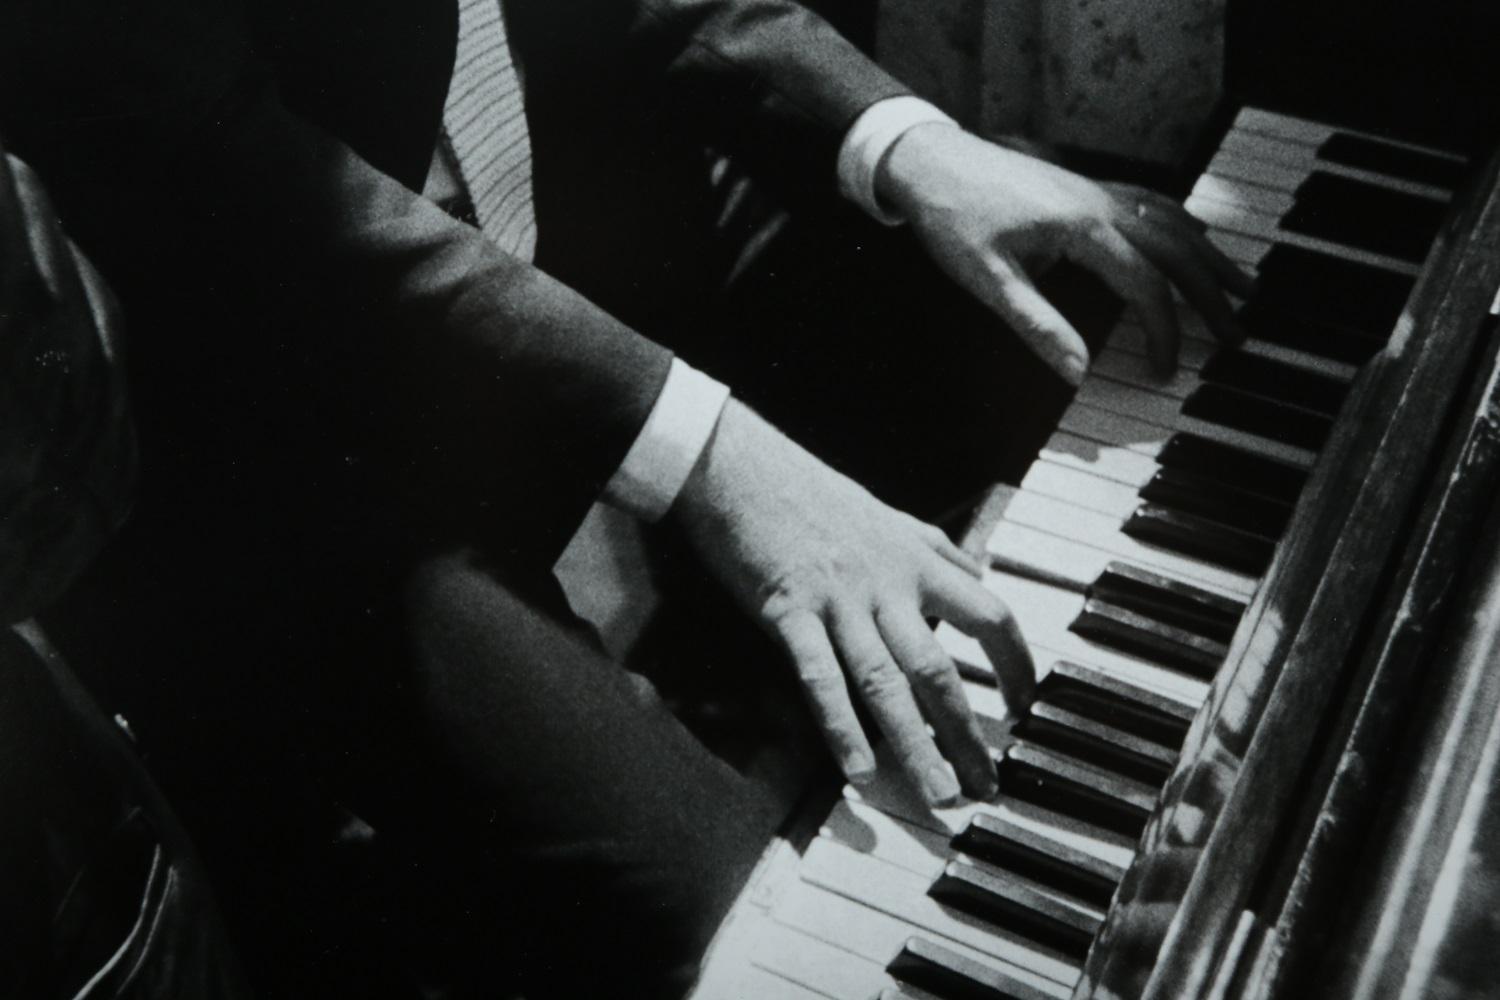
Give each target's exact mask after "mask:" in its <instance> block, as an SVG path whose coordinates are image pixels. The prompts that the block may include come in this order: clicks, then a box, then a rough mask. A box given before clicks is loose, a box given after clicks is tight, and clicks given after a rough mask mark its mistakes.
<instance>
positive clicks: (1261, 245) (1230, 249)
mask: <svg viewBox="0 0 1500 1000" xmlns="http://www.w3.org/2000/svg"><path fill="white" fill-rule="evenodd" d="M1205 235H1207V237H1208V241H1209V242H1210V243H1212V244H1213V245H1214V246H1215V247H1217V248H1218V250H1219V252H1220V253H1222V254H1223V255H1224V256H1226V257H1228V258H1229V259H1230V260H1232V261H1234V262H1235V263H1236V264H1238V265H1240V266H1241V267H1243V268H1249V269H1251V270H1254V269H1256V268H1257V267H1259V265H1260V262H1261V260H1262V259H1263V258H1264V257H1265V256H1266V254H1267V253H1269V252H1270V250H1271V241H1270V240H1268V239H1264V238H1261V237H1258V236H1247V235H1245V234H1244V233H1241V232H1239V231H1237V230H1229V229H1222V228H1212V229H1210V230H1209V231H1208V232H1207V233H1206V234H1205Z"/></svg>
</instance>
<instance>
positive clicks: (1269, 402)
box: [694, 107, 1500, 1000]
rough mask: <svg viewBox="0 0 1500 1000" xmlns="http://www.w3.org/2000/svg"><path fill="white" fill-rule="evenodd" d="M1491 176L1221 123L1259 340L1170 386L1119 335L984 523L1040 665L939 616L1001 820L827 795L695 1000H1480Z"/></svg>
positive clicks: (1499, 392) (1498, 581)
mask: <svg viewBox="0 0 1500 1000" xmlns="http://www.w3.org/2000/svg"><path fill="white" fill-rule="evenodd" d="M1497 170H1500V164H1497V163H1489V164H1485V163H1484V162H1482V161H1477V160H1472V159H1468V158H1465V157H1464V156H1461V155H1458V154H1456V153H1454V152H1452V151H1450V150H1447V149H1444V148H1434V147H1432V146H1429V145H1423V144H1413V143H1408V142H1403V141H1397V140H1393V139H1389V138H1383V137H1381V136H1379V135H1376V134H1372V133H1368V132H1364V131H1359V130H1349V129H1344V128H1339V127H1336V126H1333V125H1329V124H1324V123H1321V122H1318V121H1313V120H1309V119H1306V118H1301V117H1295V116H1291V115H1287V114H1283V113H1278V112H1273V111H1269V110H1264V109H1259V108H1255V107H1245V108H1242V109H1241V110H1239V111H1238V113H1237V114H1236V116H1235V117H1234V120H1233V122H1232V125H1231V126H1230V128H1229V129H1228V131H1227V133H1226V134H1225V135H1224V136H1223V138H1222V141H1220V142H1219V144H1218V146H1217V149H1216V150H1215V151H1214V152H1213V153H1212V155H1211V156H1210V157H1209V158H1208V161H1207V167H1206V169H1205V170H1204V172H1203V173H1202V176H1201V177H1199V179H1198V180H1197V182H1196V184H1194V186H1193V187H1192V190H1191V192H1190V194H1189V195H1188V197H1187V199H1186V205H1187V208H1188V209H1189V210H1190V211H1191V212H1192V213H1193V214H1195V215H1196V216H1198V218H1199V219H1201V220H1202V221H1203V222H1204V223H1205V224H1206V225H1207V227H1208V228H1207V231H1208V234H1209V237H1210V239H1212V240H1213V241H1214V242H1215V243H1216V244H1217V245H1218V246H1219V247H1220V248H1221V249H1223V250H1224V251H1225V252H1226V253H1227V254H1229V255H1230V256H1231V257H1232V258H1234V259H1235V260H1236V261H1238V262H1239V263H1240V264H1241V265H1242V266H1244V267H1245V268H1247V269H1248V270H1250V271H1252V272H1254V273H1255V274H1256V276H1257V288H1256V290H1255V292H1254V294H1253V295H1252V296H1251V297H1250V299H1249V300H1247V301H1245V302H1244V303H1242V304H1240V305H1239V314H1240V316H1241V319H1242V320H1243V323H1244V326H1245V328H1246V329H1247V331H1248V333H1249V337H1248V339H1247V340H1246V341H1245V342H1244V343H1243V344H1241V345H1238V346H1235V347H1223V346H1220V345H1219V344H1217V343H1216V342H1215V341H1214V340H1213V339H1212V338H1211V336H1210V335H1209V333H1208V332H1207V330H1206V329H1205V328H1204V326H1203V325H1202V324H1201V322H1199V321H1198V320H1197V319H1196V318H1195V317H1193V316H1192V315H1190V314H1188V313H1187V312H1184V314H1183V326H1184V338H1185V339H1184V342H1183V345H1182V354H1181V361H1180V368H1179V371H1178V372H1177V373H1176V374H1175V375H1174V376H1172V377H1171V378H1170V379H1167V380H1163V379H1161V378H1159V377H1156V376H1153V375H1152V374H1151V372H1150V368H1149V365H1148V363H1147V361H1146V358H1145V346H1144V340H1143V334H1142V331H1141V329H1140V328H1139V327H1138V326H1137V325H1135V324H1134V322H1133V321H1131V320H1130V319H1129V318H1128V317H1122V318H1120V319H1119V320H1118V322H1117V323H1116V325H1115V326H1114V327H1113V329H1110V330H1109V331H1107V333H1106V335H1105V338H1104V341H1103V345H1102V349H1099V350H1097V351H1096V353H1095V360H1094V364H1093V366H1092V369H1091V372H1090V374H1089V376H1088V378H1087V380H1086V381H1085V383H1084V384H1083V386H1082V387H1081V388H1080V389H1079V391H1078V393H1077V395H1076V397H1075V398H1074V400H1073V402H1072V403H1071V405H1070V406H1069V407H1068V408H1067V410H1066V412H1065V413H1064V414H1063V416H1062V419H1061V422H1060V423H1059V425H1058V426H1057V428H1056V431H1055V432H1054V433H1053V434H1052V436H1051V437H1050V439H1048V440H1047V442H1046V443H1045V445H1044V446H1043V448H1042V449H1041V452H1040V454H1039V455H1038V456H1037V458H1036V461H1035V462H1034V463H1033V464H1032V466H1031V467H1030V469H1029V471H1028V472H1027V474H1026V476H1025V478H1024V479H1023V480H1022V481H1021V483H1020V484H1019V485H1018V486H1016V487H1002V488H997V489H996V490H995V491H994V492H993V493H992V494H991V495H990V497H989V498H988V499H987V500H986V502H985V504H984V505H983V509H982V511H981V512H980V515H979V516H978V517H977V518H976V522H975V528H974V529H973V530H972V531H971V534H970V542H971V544H973V543H977V544H978V545H979V546H981V547H982V551H983V554H984V557H985V560H986V562H987V566H988V569H987V571H986V577H985V583H986V585H987V586H988V587H990V588H991V589H992V590H993V591H994V592H995V593H997V594H999V595H1000V596H1001V597H1002V598H1003V599H1004V600H1005V601H1006V602H1007V603H1008V604H1009V605H1010V607H1011V609H1012V610H1013V611H1014V612H1015V613H1016V615H1017V617H1018V619H1019V621H1020V622H1021V624H1022V627H1023V629H1024V631H1025V633H1026V636H1027V639H1028V641H1029V643H1030V645H1031V649H1032V653H1033V656H1034V659H1035V661H1036V664H1037V667H1038V672H1039V686H1038V697H1037V700H1036V703H1035V704H1034V705H1033V706H1031V707H1030V709H1029V711H1027V712H1026V713H1025V714H1024V715H1022V716H1021V717H1019V718H1013V717H1012V716H1011V714H1010V713H1007V711H1006V708H1005V705H1004V703H1003V700H1002V698H1001V696H1000V694H999V692H998V691H997V689H996V687H995V685H994V683H993V674H992V672H991V670H990V668H989V665H988V664H987V663H986V662H985V659H984V654H983V653H982V651H981V650H980V649H979V648H978V646H977V644H975V643H973V642H970V641H969V640H967V639H966V638H965V637H964V636H962V635H961V634H959V633H957V632H956V631H954V630H952V629H949V628H948V627H946V626H939V629H938V632H939V637H940V639H941V640H942V641H943V643H944V645H945V647H946V648H947V649H948V650H949V652H950V653H951V654H952V656H953V657H954V659H955V661H956V662H957V663H958V664H959V665H960V668H961V672H962V673H963V675H964V678H965V685H966V687H967V690H968V692H969V696H970V701H971V703H972V705H973V706H974V708H975V710H976V711H977V712H978V713H979V715H980V717H981V721H982V723H983V725H984V727H985V729H986V735H987V738H988V740H989V741H990V744H991V747H992V751H993V754H994V757H995V760H996V763H997V767H998V769H999V774H1000V779H1001V790H1000V794H999V796H998V798H997V799H996V800H994V801H991V802H969V803H965V804H962V805H960V806H958V807H955V808H952V809H944V810H936V811H934V810H930V809H928V808H927V807H925V806H924V805H923V804H922V802H921V800H920V798H919V797H918V796H917V795H916V794H915V793H914V792H913V791H912V790H911V789H910V788H908V787H906V786H905V784H904V782H903V780H902V778H901V777H900V776H899V774H897V773H896V772H895V770H894V769H893V768H883V769H882V771H881V775H880V777H879V778H878V779H877V780H876V781H875V783H874V784H872V785H869V786H866V787H861V788H855V787H853V786H847V787H844V788H842V789H839V790H837V791H836V792H835V793H834V794H832V795H828V796H821V797H820V796H818V795H812V796H810V797H809V799H808V801H807V803H806V804H805V808H804V809H802V810H801V811H800V812H799V814H798V816H797V818H796V819H795V820H794V821H793V822H792V823H791V824H790V825H789V827H788V829H787V831H786V836H784V837H783V838H780V839H778V841H777V842H776V843H774V844H773V845H772V847H771V848H770V849H769V850H768V852H767V854H766V856H765V858H764V859H763V860H762V862H761V865H760V867H759V869H758V870H757V872H756V873H755V875H754V876H753V877H752V879H751V882H750V884H749V885H748V886H747V888H746V890H745V892H744V894H743V896H742V898H741V899H740V901H739V903H738V904H737V905H736V907H735V908H734V910H733V912H732V913H731V914H730V917H729V919H728V920H727V921H726V923H725V925H724V927H723V928H722V929H721V931H720V934H719V936H718V938H717V940H716V942H715V945H714V947H713V948H712V949H711V951H710V953H709V956H708V959H707V961H706V963H705V968H704V974H703V977H702V979H701V980H700V983H699V985H698V987H697V989H696V991H695V993H694V996H695V997H697V998H698V1000H726V998H746V1000H748V998H757V1000H760V998H764V1000H778V998H785V1000H820V998H821V1000H827V998H835V1000H871V998H874V997H882V998H888V1000H903V998H904V1000H932V998H942V1000H960V998H962V1000H980V998H982V1000H1002V998H1013V1000H1039V998H1059V1000H1061V998H1068V997H1073V998H1077V1000H1082V998H1086V997H1110V998H1114V997H1121V998H1146V997H1149V998H1186V997H1204V998H1207V997H1216V998H1217V997H1223V998H1230V997H1233V998H1252V997H1256V998H1276V997H1298V996H1307V995H1317V996H1341V997H1369V998H1380V997H1394V996H1425V995H1442V996H1466V995H1486V994H1487V995H1494V993H1495V991H1496V990H1500V957H1497V956H1495V955H1493V954H1490V953H1491V952H1494V951H1495V949H1494V947H1493V943H1494V929H1495V928H1494V921H1495V919H1496V918H1495V917H1494V916H1493V914H1494V913H1495V912H1497V910H1500V907H1497V905H1496V904H1497V903H1500V843H1496V841H1497V839H1500V838H1497V831H1500V826H1497V825H1496V823H1495V819H1496V816H1495V814H1496V813H1497V812H1500V804H1497V803H1500V792H1497V791H1493V790H1492V789H1496V788H1497V787H1500V786H1497V784H1496V781H1495V778H1496V777H1497V771H1500V721H1497V720H1500V675H1497V672H1496V671H1494V670H1493V669H1491V666H1492V662H1491V661H1493V660H1495V659H1496V658H1500V505H1497V504H1496V503H1495V502H1494V498H1495V497H1496V496H1497V495H1500V493H1497V487H1500V363H1497V346H1500V337H1497V332H1500V331H1497V326H1496V312H1497V310H1500V296H1497V288H1500V186H1497ZM1481 942H1482V944H1481ZM1486 945H1487V947H1486Z"/></svg>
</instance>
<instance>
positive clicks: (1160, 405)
mask: <svg viewBox="0 0 1500 1000" xmlns="http://www.w3.org/2000/svg"><path fill="white" fill-rule="evenodd" d="M1180 405H1181V404H1180V403H1179V401H1178V400H1176V399H1173V398H1172V397H1171V396H1162V395H1159V394H1157V393H1154V392H1152V391H1150V390H1149V389H1145V388H1142V387H1140V386H1134V385H1127V384H1126V383H1124V382H1116V381H1114V380H1113V379H1109V378H1089V379H1085V380H1084V382H1083V385H1082V386H1080V387H1079V389H1078V392H1077V394H1076V395H1075V396H1074V397H1073V402H1072V403H1071V404H1069V409H1071V408H1072V407H1074V406H1090V407H1093V408H1094V409H1097V410H1104V411H1106V412H1109V413H1115V414H1119V415H1121V416H1124V417H1128V418H1129V419H1130V420H1132V421H1135V422H1136V423H1145V424H1151V425H1154V426H1156V427H1158V428H1161V429H1162V431H1188V432H1190V433H1193V434H1197V435H1199V436H1200V437H1206V438H1210V439H1212V440H1215V441H1219V442H1221V443H1223V444H1228V445H1233V446H1234V447H1236V448H1240V449H1242V450H1245V451H1253V452H1255V453H1257V454H1260V455H1264V456H1266V457H1268V458H1275V459H1279V460H1281V461H1283V462H1288V463H1291V464H1292V465H1298V466H1304V467H1305V466H1310V465H1312V461H1313V457H1314V456H1313V452H1312V451H1311V450H1310V449H1308V448H1305V447H1300V446H1298V445H1294V444H1288V443H1287V442H1285V441H1279V440H1276V439H1274V438H1268V437H1264V436H1262V435H1259V434H1254V433H1251V432H1249V431H1244V430H1241V429H1239V428H1237V427H1234V426H1226V425H1223V424H1218V423H1215V422H1214V421H1212V420H1207V419H1202V418H1199V417H1196V416H1194V415H1192V414H1189V413H1183V412H1180V411H1179V406H1180ZM1066 415H1067V411H1066V410H1065V411H1064V417H1065V418H1066ZM1130 426H1131V429H1132V430H1134V429H1135V428H1134V425H1130ZM1066 429H1068V430H1073V428H1072V427H1071V426H1069V427H1067V428H1066ZM1162 431H1158V432H1157V434H1155V435H1153V439H1154V440H1161V438H1162ZM1074 433H1078V432H1077V431H1074ZM1104 440H1106V441H1107V443H1110V444H1125V443H1128V442H1124V441H1115V440H1110V439H1104Z"/></svg>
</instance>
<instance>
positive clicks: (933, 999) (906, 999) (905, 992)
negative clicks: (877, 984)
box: [879, 985, 943, 1000]
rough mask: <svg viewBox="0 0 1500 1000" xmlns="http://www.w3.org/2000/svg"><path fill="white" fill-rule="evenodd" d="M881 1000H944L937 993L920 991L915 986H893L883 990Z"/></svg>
mask: <svg viewBox="0 0 1500 1000" xmlns="http://www.w3.org/2000/svg"><path fill="white" fill-rule="evenodd" d="M879 1000H943V998H942V997H940V996H938V995H937V994H936V993H929V992H928V991H927V990H922V989H918V988H917V987H915V986H911V985H906V986H892V987H891V988H890V989H886V990H881V991H880V997H879Z"/></svg>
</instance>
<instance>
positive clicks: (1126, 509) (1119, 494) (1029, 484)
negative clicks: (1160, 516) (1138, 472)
mask: <svg viewBox="0 0 1500 1000" xmlns="http://www.w3.org/2000/svg"><path fill="white" fill-rule="evenodd" d="M1021 488H1022V489H1023V490H1025V491H1026V492H1028V493H1036V494H1040V495H1041V496H1045V497H1055V498H1056V499H1058V500H1066V501H1067V502H1069V503H1073V504H1077V505H1078V506H1080V507H1082V508H1084V509H1085V510H1092V511H1096V512H1098V513H1100V514H1108V515H1110V516H1111V517H1116V518H1119V519H1120V520H1121V521H1122V522H1123V521H1124V520H1125V518H1127V517H1129V516H1130V515H1131V514H1132V513H1133V512H1134V511H1135V509H1136V508H1137V507H1139V506H1140V505H1141V498H1140V494H1139V492H1138V489H1137V488H1132V487H1130V486H1127V485H1126V484H1124V483H1120V482H1116V481H1115V480H1113V479H1106V478H1104V477H1103V476H1096V475H1093V474H1091V473H1089V472H1085V471H1083V470H1081V469H1077V468H1073V467H1071V466H1067V465H1058V464H1056V463H1054V462H1049V461H1047V460H1045V459H1038V460H1037V461H1035V462H1032V463H1031V468H1029V469H1027V470H1026V476H1025V478H1024V479H1022V480H1021Z"/></svg>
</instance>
